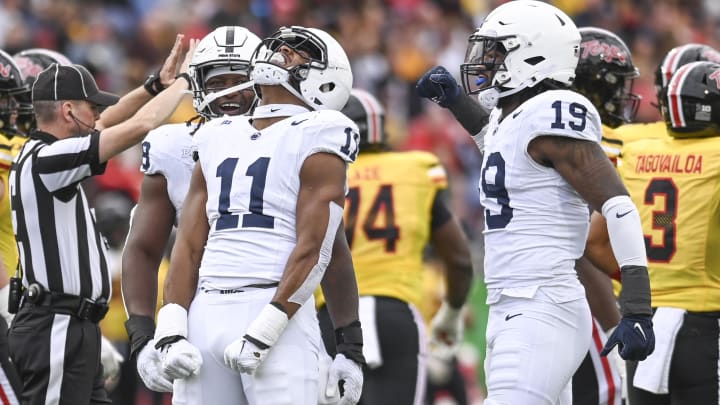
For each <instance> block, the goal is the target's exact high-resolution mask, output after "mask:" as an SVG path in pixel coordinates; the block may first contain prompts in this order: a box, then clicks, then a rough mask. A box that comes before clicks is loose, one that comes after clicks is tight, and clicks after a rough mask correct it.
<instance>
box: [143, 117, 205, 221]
mask: <svg viewBox="0 0 720 405" xmlns="http://www.w3.org/2000/svg"><path fill="white" fill-rule="evenodd" d="M194 129H195V126H188V125H187V124H184V123H181V124H167V125H163V126H161V127H158V128H157V129H154V130H152V131H150V132H149V133H148V134H147V136H146V137H145V140H144V141H143V143H142V163H141V164H140V171H142V172H143V173H145V174H148V175H151V174H159V175H162V176H164V177H165V180H166V182H167V193H168V197H169V198H170V202H171V203H172V205H173V206H174V207H175V225H177V224H178V223H179V221H180V211H181V210H182V205H183V201H185V195H186V194H187V192H188V189H189V188H190V176H191V175H192V170H193V166H194V165H195V162H194V161H193V156H192V155H193V150H194V149H193V148H194V145H193V140H192V138H193V137H192V135H190V133H191V132H192V131H193V130H194Z"/></svg>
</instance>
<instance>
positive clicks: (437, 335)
mask: <svg viewBox="0 0 720 405" xmlns="http://www.w3.org/2000/svg"><path fill="white" fill-rule="evenodd" d="M464 309H465V307H463V308H460V309H455V308H453V307H451V306H450V304H448V303H447V302H446V301H443V303H442V305H441V306H440V309H439V310H438V311H437V313H436V314H435V316H434V317H433V319H432V321H431V322H430V344H431V348H432V345H435V346H443V345H444V346H447V347H450V348H452V350H453V351H456V350H457V348H458V347H459V346H460V343H462V339H463V326H464V325H463V323H464V319H463V318H464V315H465V310H464Z"/></svg>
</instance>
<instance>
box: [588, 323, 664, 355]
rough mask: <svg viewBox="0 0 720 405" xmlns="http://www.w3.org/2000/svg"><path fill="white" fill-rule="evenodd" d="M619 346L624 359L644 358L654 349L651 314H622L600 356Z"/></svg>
mask: <svg viewBox="0 0 720 405" xmlns="http://www.w3.org/2000/svg"><path fill="white" fill-rule="evenodd" d="M615 345H620V346H619V354H620V357H622V358H623V359H625V360H635V361H640V360H645V359H646V358H647V356H649V355H650V354H651V353H652V352H653V350H655V333H654V332H653V324H652V316H649V315H627V316H623V318H622V319H621V320H620V323H619V324H618V326H617V327H616V328H615V331H613V333H612V335H610V337H609V338H608V340H607V342H606V343H605V347H604V348H603V350H602V352H600V355H601V356H607V354H608V353H610V351H611V350H612V349H613V347H615Z"/></svg>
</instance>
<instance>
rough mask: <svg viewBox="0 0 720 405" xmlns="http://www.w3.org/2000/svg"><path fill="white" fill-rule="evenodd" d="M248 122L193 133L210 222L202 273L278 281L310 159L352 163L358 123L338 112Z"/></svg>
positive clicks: (227, 121) (228, 121)
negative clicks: (258, 125)
mask: <svg viewBox="0 0 720 405" xmlns="http://www.w3.org/2000/svg"><path fill="white" fill-rule="evenodd" d="M249 120H250V117H248V116H235V117H223V118H218V119H214V120H212V121H210V122H208V123H206V124H205V125H204V126H203V127H202V128H200V130H199V131H198V132H197V133H196V134H195V136H194V141H195V144H196V146H197V151H198V157H199V160H198V162H199V163H200V165H201V166H202V172H203V175H204V176H205V182H206V184H207V194H208V198H207V203H206V214H207V217H208V222H209V225H210V232H209V234H208V240H207V244H206V246H205V253H204V254H203V258H202V263H201V265H200V278H204V277H213V278H215V280H214V281H215V282H219V281H220V280H222V279H223V278H225V280H227V278H229V277H232V278H238V277H241V278H247V279H251V280H254V281H251V282H252V283H254V282H258V281H260V280H267V281H279V280H280V278H281V277H282V274H283V271H284V270H285V264H286V262H287V259H288V257H289V256H290V253H291V251H292V250H293V248H294V247H295V243H296V232H295V223H296V216H295V214H296V206H297V198H298V193H299V190H300V170H301V169H302V166H303V163H304V161H305V159H307V158H308V157H309V156H310V155H312V154H314V153H330V154H334V155H337V156H338V157H339V158H341V159H342V160H344V161H345V162H348V163H350V162H353V161H354V160H355V157H356V156H357V152H358V147H357V137H358V129H357V126H356V125H355V123H354V122H353V121H351V120H350V119H349V118H347V117H345V116H344V115H343V114H341V113H339V112H337V111H330V110H326V111H314V112H307V113H302V114H297V115H294V116H292V117H288V118H286V119H284V120H282V121H279V122H276V123H275V124H273V125H271V126H269V127H267V128H265V129H263V130H261V131H260V130H257V129H255V128H254V127H253V126H252V125H251V124H250V122H249ZM346 190H347V184H346ZM230 283H232V282H230ZM235 286H237V284H236V285H235Z"/></svg>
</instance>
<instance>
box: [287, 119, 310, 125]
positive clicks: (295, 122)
mask: <svg viewBox="0 0 720 405" xmlns="http://www.w3.org/2000/svg"><path fill="white" fill-rule="evenodd" d="M307 120H308V119H307V118H305V119H304V120H300V121H293V122H291V123H290V125H300V124H301V123H303V122H305V121H307Z"/></svg>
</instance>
